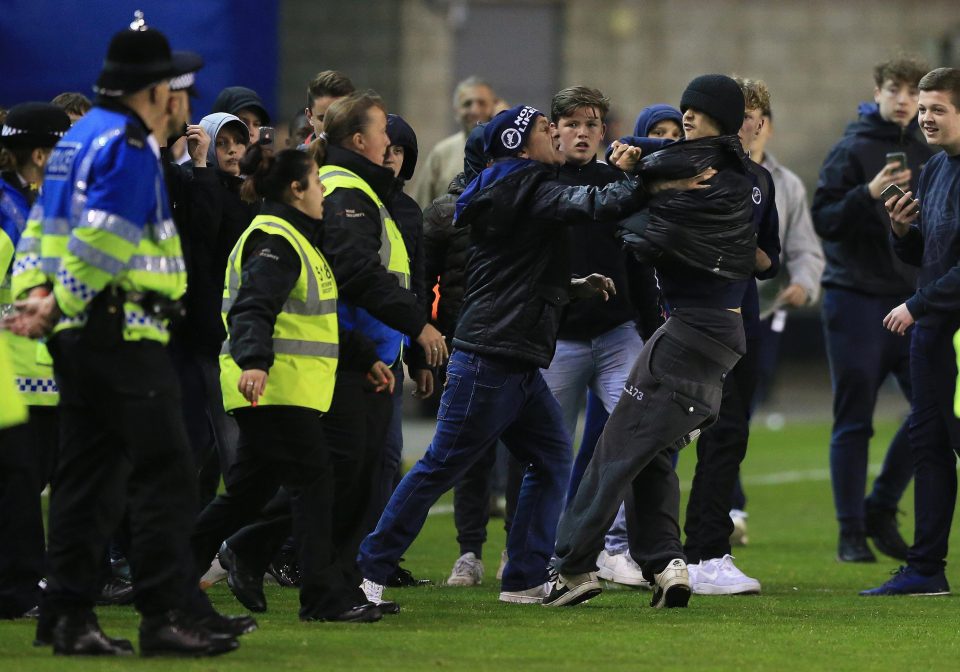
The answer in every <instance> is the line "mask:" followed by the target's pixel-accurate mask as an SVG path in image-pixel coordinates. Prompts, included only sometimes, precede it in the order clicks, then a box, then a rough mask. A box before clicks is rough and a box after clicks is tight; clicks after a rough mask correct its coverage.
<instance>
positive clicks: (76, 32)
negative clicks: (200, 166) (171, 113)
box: [0, 0, 280, 118]
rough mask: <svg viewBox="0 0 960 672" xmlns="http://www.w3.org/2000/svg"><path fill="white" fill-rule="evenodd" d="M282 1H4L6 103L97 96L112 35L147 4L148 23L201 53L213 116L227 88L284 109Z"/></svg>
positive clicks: (176, 44) (206, 104)
mask: <svg viewBox="0 0 960 672" xmlns="http://www.w3.org/2000/svg"><path fill="white" fill-rule="evenodd" d="M279 2H280V0H196V1H193V2H181V1H179V0H108V1H104V0H3V2H2V3H0V63H2V64H3V75H2V76H0V105H3V106H9V105H12V104H14V103H18V102H23V101H26V100H50V99H51V98H53V97H54V96H55V95H57V94H58V93H61V92H63V91H79V92H81V93H83V94H84V95H86V96H88V97H92V95H93V93H92V91H91V88H90V87H91V86H92V85H93V83H94V81H95V80H96V78H97V75H98V73H99V72H100V66H101V64H102V63H103V58H104V56H105V55H106V51H107V45H108V43H109V41H110V38H111V36H112V35H113V34H114V33H116V32H117V31H119V30H122V29H124V28H126V27H127V26H129V24H130V22H131V21H132V20H133V13H134V11H135V10H137V9H142V10H143V12H144V15H145V17H146V20H147V25H149V26H151V27H153V28H157V29H159V30H161V31H163V32H164V33H165V34H166V35H167V38H168V39H169V40H170V44H171V46H172V47H173V48H174V49H175V50H176V49H182V50H190V51H196V52H199V53H200V54H201V55H202V56H203V57H204V59H205V61H206V65H205V67H204V69H203V70H202V71H201V73H200V75H199V80H198V87H199V90H200V92H201V94H202V95H201V97H200V99H199V100H197V101H195V102H194V109H195V111H196V112H197V113H198V114H195V115H194V116H195V117H197V118H198V117H199V116H201V115H203V114H206V113H207V112H208V111H209V109H210V106H211V105H212V103H213V100H214V98H216V95H217V93H218V92H219V91H220V89H222V88H223V87H225V86H230V85H242V86H249V87H250V88H252V89H254V90H256V91H257V92H259V93H260V95H261V96H262V97H263V99H264V102H265V103H266V106H267V109H268V110H269V111H270V112H271V113H272V114H275V112H276V109H277V105H276V103H277V93H278V86H277V64H278V60H279V49H278V44H279V38H278V36H279V33H278V16H279Z"/></svg>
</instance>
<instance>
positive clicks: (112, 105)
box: [96, 96, 153, 135]
mask: <svg viewBox="0 0 960 672" xmlns="http://www.w3.org/2000/svg"><path fill="white" fill-rule="evenodd" d="M96 106H97V107H102V108H103V109H105V110H110V111H111V112H119V113H120V114H125V115H127V116H128V117H130V118H131V119H133V120H135V121H136V122H137V123H138V124H140V126H141V127H142V128H143V132H144V133H146V134H147V135H150V134H151V133H152V132H153V131H152V130H150V127H149V126H147V122H145V121H144V120H143V117H141V116H140V115H139V114H137V113H136V112H134V111H133V110H132V109H130V108H129V107H127V106H126V105H124V104H123V103H121V102H120V101H119V100H116V99H114V98H105V97H103V96H98V97H97V102H96Z"/></svg>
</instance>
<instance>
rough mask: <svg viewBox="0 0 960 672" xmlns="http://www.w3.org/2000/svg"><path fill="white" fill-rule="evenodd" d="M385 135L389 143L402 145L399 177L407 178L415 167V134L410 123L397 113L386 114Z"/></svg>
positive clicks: (416, 153)
mask: <svg viewBox="0 0 960 672" xmlns="http://www.w3.org/2000/svg"><path fill="white" fill-rule="evenodd" d="M387 136H388V137H389V138H390V144H391V145H400V146H401V147H403V165H402V166H400V179H401V180H409V179H410V178H411V177H413V171H414V170H415V169H416V167H417V155H418V154H419V152H418V150H417V134H416V133H414V132H413V128H411V126H410V124H408V123H407V122H406V120H405V119H404V118H403V117H401V116H400V115H399V114H388V115H387Z"/></svg>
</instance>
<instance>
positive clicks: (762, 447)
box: [0, 422, 960, 672]
mask: <svg viewBox="0 0 960 672" xmlns="http://www.w3.org/2000/svg"><path fill="white" fill-rule="evenodd" d="M894 429H895V425H894V424H893V423H892V422H886V423H883V424H881V425H880V426H879V427H878V432H877V438H876V439H875V440H874V443H873V450H872V454H871V463H873V464H876V463H879V462H880V460H881V459H882V455H883V450H884V449H885V447H886V441H888V440H889V437H890V436H891V435H892V432H893V430H894ZM828 440H829V428H828V427H827V426H826V425H822V424H816V425H788V426H787V427H786V428H785V429H783V430H782V431H778V432H772V431H769V430H765V429H756V430H755V432H754V436H753V439H752V441H751V447H750V451H749V453H748V456H747V460H746V462H745V464H744V470H743V471H744V477H745V483H746V490H747V495H748V497H749V506H748V509H749V511H750V519H749V524H750V545H749V546H747V547H746V548H741V549H735V550H736V554H737V564H738V566H739V567H741V569H743V570H744V571H746V572H747V573H748V574H749V575H751V576H754V577H756V578H758V579H759V580H760V581H761V583H762V584H763V595H761V596H750V597H747V596H745V597H701V596H694V597H693V598H692V599H691V602H690V607H689V608H688V609H676V610H654V609H651V608H650V607H649V606H648V603H649V599H650V593H648V592H643V591H632V590H608V591H606V592H604V593H603V594H602V595H601V596H600V597H598V598H596V599H595V600H593V601H591V602H589V603H587V604H584V605H581V606H579V607H573V608H561V609H544V608H542V607H539V606H536V605H512V604H501V603H499V602H498V601H497V592H498V590H499V587H498V584H497V581H496V580H495V579H494V578H493V575H494V573H495V571H496V565H497V560H498V559H499V555H500V550H501V549H502V548H503V542H504V536H503V531H502V526H501V525H500V522H501V521H496V520H495V521H491V525H490V541H489V542H488V544H487V547H486V549H485V552H484V559H485V561H486V564H487V574H488V576H489V578H488V580H486V581H485V582H484V585H483V586H481V587H477V588H446V587H440V586H439V584H441V583H442V581H443V579H444V578H445V577H446V576H447V574H448V573H449V571H450V568H451V567H452V565H453V562H454V560H456V558H457V546H456V543H455V540H454V538H455V530H454V527H453V518H452V516H451V515H449V514H440V515H434V516H431V517H430V518H429V520H428V522H427V526H426V528H425V529H424V531H423V533H422V534H421V536H420V538H419V539H418V540H417V541H416V543H415V544H414V545H413V547H412V548H411V549H410V551H409V552H408V553H407V556H406V557H407V560H406V562H405V566H406V567H408V568H409V569H411V570H412V571H413V572H414V573H415V574H416V575H418V576H424V577H429V578H431V579H433V581H434V582H435V583H436V584H437V586H434V587H422V588H415V589H403V590H388V592H387V596H388V597H389V598H390V599H395V600H397V601H399V602H400V603H401V604H402V607H403V612H402V613H401V614H400V615H399V616H388V617H384V619H383V620H382V621H381V622H379V623H376V624H371V625H340V624H337V625H333V624H321V623H314V624H302V623H300V622H299V621H298V620H297V616H296V613H297V612H296V608H297V595H296V592H295V591H292V590H288V589H282V588H279V587H276V586H268V587H267V599H268V601H269V603H270V610H269V612H268V613H267V614H264V615H261V616H258V620H259V622H260V630H259V631H258V632H256V633H253V634H251V635H248V636H246V637H244V638H243V640H242V645H241V648H240V650H239V651H237V652H236V653H233V654H230V655H228V656H225V657H222V658H217V659H201V660H196V661H194V660H170V659H166V660H142V659H140V658H138V657H135V658H124V659H109V660H104V659H91V660H81V659H63V658H55V657H53V656H51V655H50V651H49V649H34V648H32V647H31V646H30V641H31V639H32V636H33V623H31V622H26V621H17V622H0V670H2V671H4V672H6V671H8V670H10V671H13V670H17V671H19V670H24V671H29V672H42V671H45V670H56V671H57V672H65V671H67V670H79V671H85V670H131V669H143V670H191V671H194V670H195V671H198V672H200V671H202V672H215V671H219V670H238V671H239V670H244V671H247V670H250V671H254V670H256V671H261V670H263V671H267V670H271V671H272V670H296V671H297V672H306V671H308V670H391V671H393V670H397V671H399V670H428V669H433V670H496V671H497V672H504V671H507V670H550V671H554V670H568V669H569V670H611V669H621V670H626V669H649V670H674V669H676V670H685V671H689V670H757V669H760V670H766V669H777V670H871V671H875V670H905V669H917V670H924V669H957V668H958V667H960V663H958V661H960V636H958V635H960V633H958V630H960V625H958V616H957V614H958V606H957V605H958V603H957V602H956V601H955V599H954V598H952V597H946V598H941V597H936V598H861V597H858V596H857V591H858V590H860V589H862V588H866V587H872V586H874V585H877V584H879V583H881V582H882V581H884V580H885V579H886V578H887V574H888V572H889V571H891V570H893V569H895V568H896V567H897V565H898V563H897V562H896V561H893V560H890V559H888V558H884V557H882V556H881V557H880V561H879V562H878V563H877V564H875V565H841V564H839V563H837V562H836V560H835V559H834V556H835V551H836V547H835V545H836V533H837V529H836V523H835V521H834V518H833V504H832V498H831V492H830V483H829V480H828V472H827V470H826V467H827V445H828ZM693 457H694V456H693V454H692V452H685V453H684V455H683V457H682V458H681V461H680V472H681V476H682V482H683V483H684V484H685V487H688V485H689V480H690V475H691V473H692V467H693ZM901 508H903V509H904V510H905V511H906V512H907V514H906V515H904V516H903V517H902V523H903V531H904V536H905V537H906V538H907V539H908V540H909V539H910V538H912V528H913V520H912V511H913V500H912V494H911V493H910V492H908V493H907V495H906V496H905V497H904V500H903V502H902V505H901ZM952 559H953V560H954V561H955V560H956V559H957V558H956V555H955V554H952ZM952 566H953V565H952V564H951V566H950V567H948V578H951V579H952V580H954V582H955V583H958V585H960V576H958V575H957V574H956V573H955V572H952V571H951V570H952ZM951 574H952V576H951ZM211 595H212V596H213V598H214V601H215V603H216V605H217V607H218V608H220V609H221V610H223V611H225V612H228V613H229V612H232V613H239V611H240V605H239V603H237V602H236V601H235V600H234V599H233V597H232V595H230V593H229V591H228V590H227V588H226V587H225V586H224V585H223V584H220V585H218V586H216V587H214V589H213V590H212V591H211ZM99 614H100V621H101V624H102V625H103V627H104V629H105V630H107V632H108V633H110V634H111V635H113V636H125V637H130V638H131V639H133V641H134V643H136V625H137V622H138V621H137V616H136V614H135V612H134V611H133V609H132V608H130V607H111V608H103V609H100V610H99Z"/></svg>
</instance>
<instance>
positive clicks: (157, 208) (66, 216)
mask: <svg viewBox="0 0 960 672" xmlns="http://www.w3.org/2000/svg"><path fill="white" fill-rule="evenodd" d="M47 282H49V283H51V284H52V285H53V292H54V294H55V295H56V298H57V304H58V305H59V306H60V310H61V311H62V312H63V317H62V318H61V320H60V323H59V324H58V325H57V326H56V327H55V331H60V330H63V329H69V328H73V327H79V326H82V325H83V324H84V323H85V321H86V309H87V305H88V304H89V303H90V301H91V300H92V299H93V298H94V297H95V296H96V295H97V294H98V293H99V292H100V291H102V290H103V289H104V288H106V287H107V286H114V287H117V288H119V289H121V290H125V291H127V292H131V293H137V292H147V291H152V292H156V293H157V294H159V295H161V296H164V297H167V298H170V299H178V298H180V297H181V296H182V295H183V293H184V291H185V289H186V270H185V266H184V261H183V254H182V252H181V249H180V238H179V236H178V235H177V230H176V227H175V226H174V224H173V220H172V218H171V214H170V204H169V201H168V199H167V192H166V188H165V186H164V183H163V171H162V170H161V166H160V160H159V147H158V146H157V144H156V141H155V140H154V139H153V138H152V137H151V136H149V135H148V131H147V129H146V128H145V127H144V125H143V123H142V121H141V120H140V119H139V118H138V117H137V116H136V115H135V114H134V113H133V112H132V111H130V110H129V109H127V108H125V107H122V106H120V105H117V104H114V105H111V106H110V107H101V106H97V107H94V108H93V109H92V110H91V111H90V112H89V113H88V114H87V115H86V116H84V117H83V118H82V119H81V120H80V121H78V122H77V123H76V125H75V126H74V127H73V128H72V129H70V131H69V132H68V133H67V134H66V136H64V138H63V140H61V141H60V142H59V143H58V144H57V146H56V147H55V148H54V150H53V154H52V155H51V157H50V161H49V162H48V163H47V170H46V177H45V179H44V187H43V193H42V195H41V196H40V198H39V199H38V200H37V202H36V204H34V207H33V210H32V211H31V212H30V218H29V221H28V222H27V229H26V231H25V232H24V234H23V236H22V237H21V239H20V244H19V245H18V248H17V259H16V262H15V264H14V277H13V291H14V294H16V295H19V294H20V293H21V292H23V291H25V290H27V289H29V288H31V287H35V286H37V285H41V284H44V283H47ZM124 314H125V327H124V331H123V337H124V339H125V340H128V341H137V340H141V339H150V340H156V341H160V342H161V343H166V341H167V340H168V338H169V335H168V332H167V324H166V321H164V320H159V319H155V318H153V317H152V316H149V315H147V314H146V313H145V312H144V310H143V309H142V308H141V307H140V306H139V305H138V304H137V303H134V302H133V301H127V302H126V303H125V304H124Z"/></svg>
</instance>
